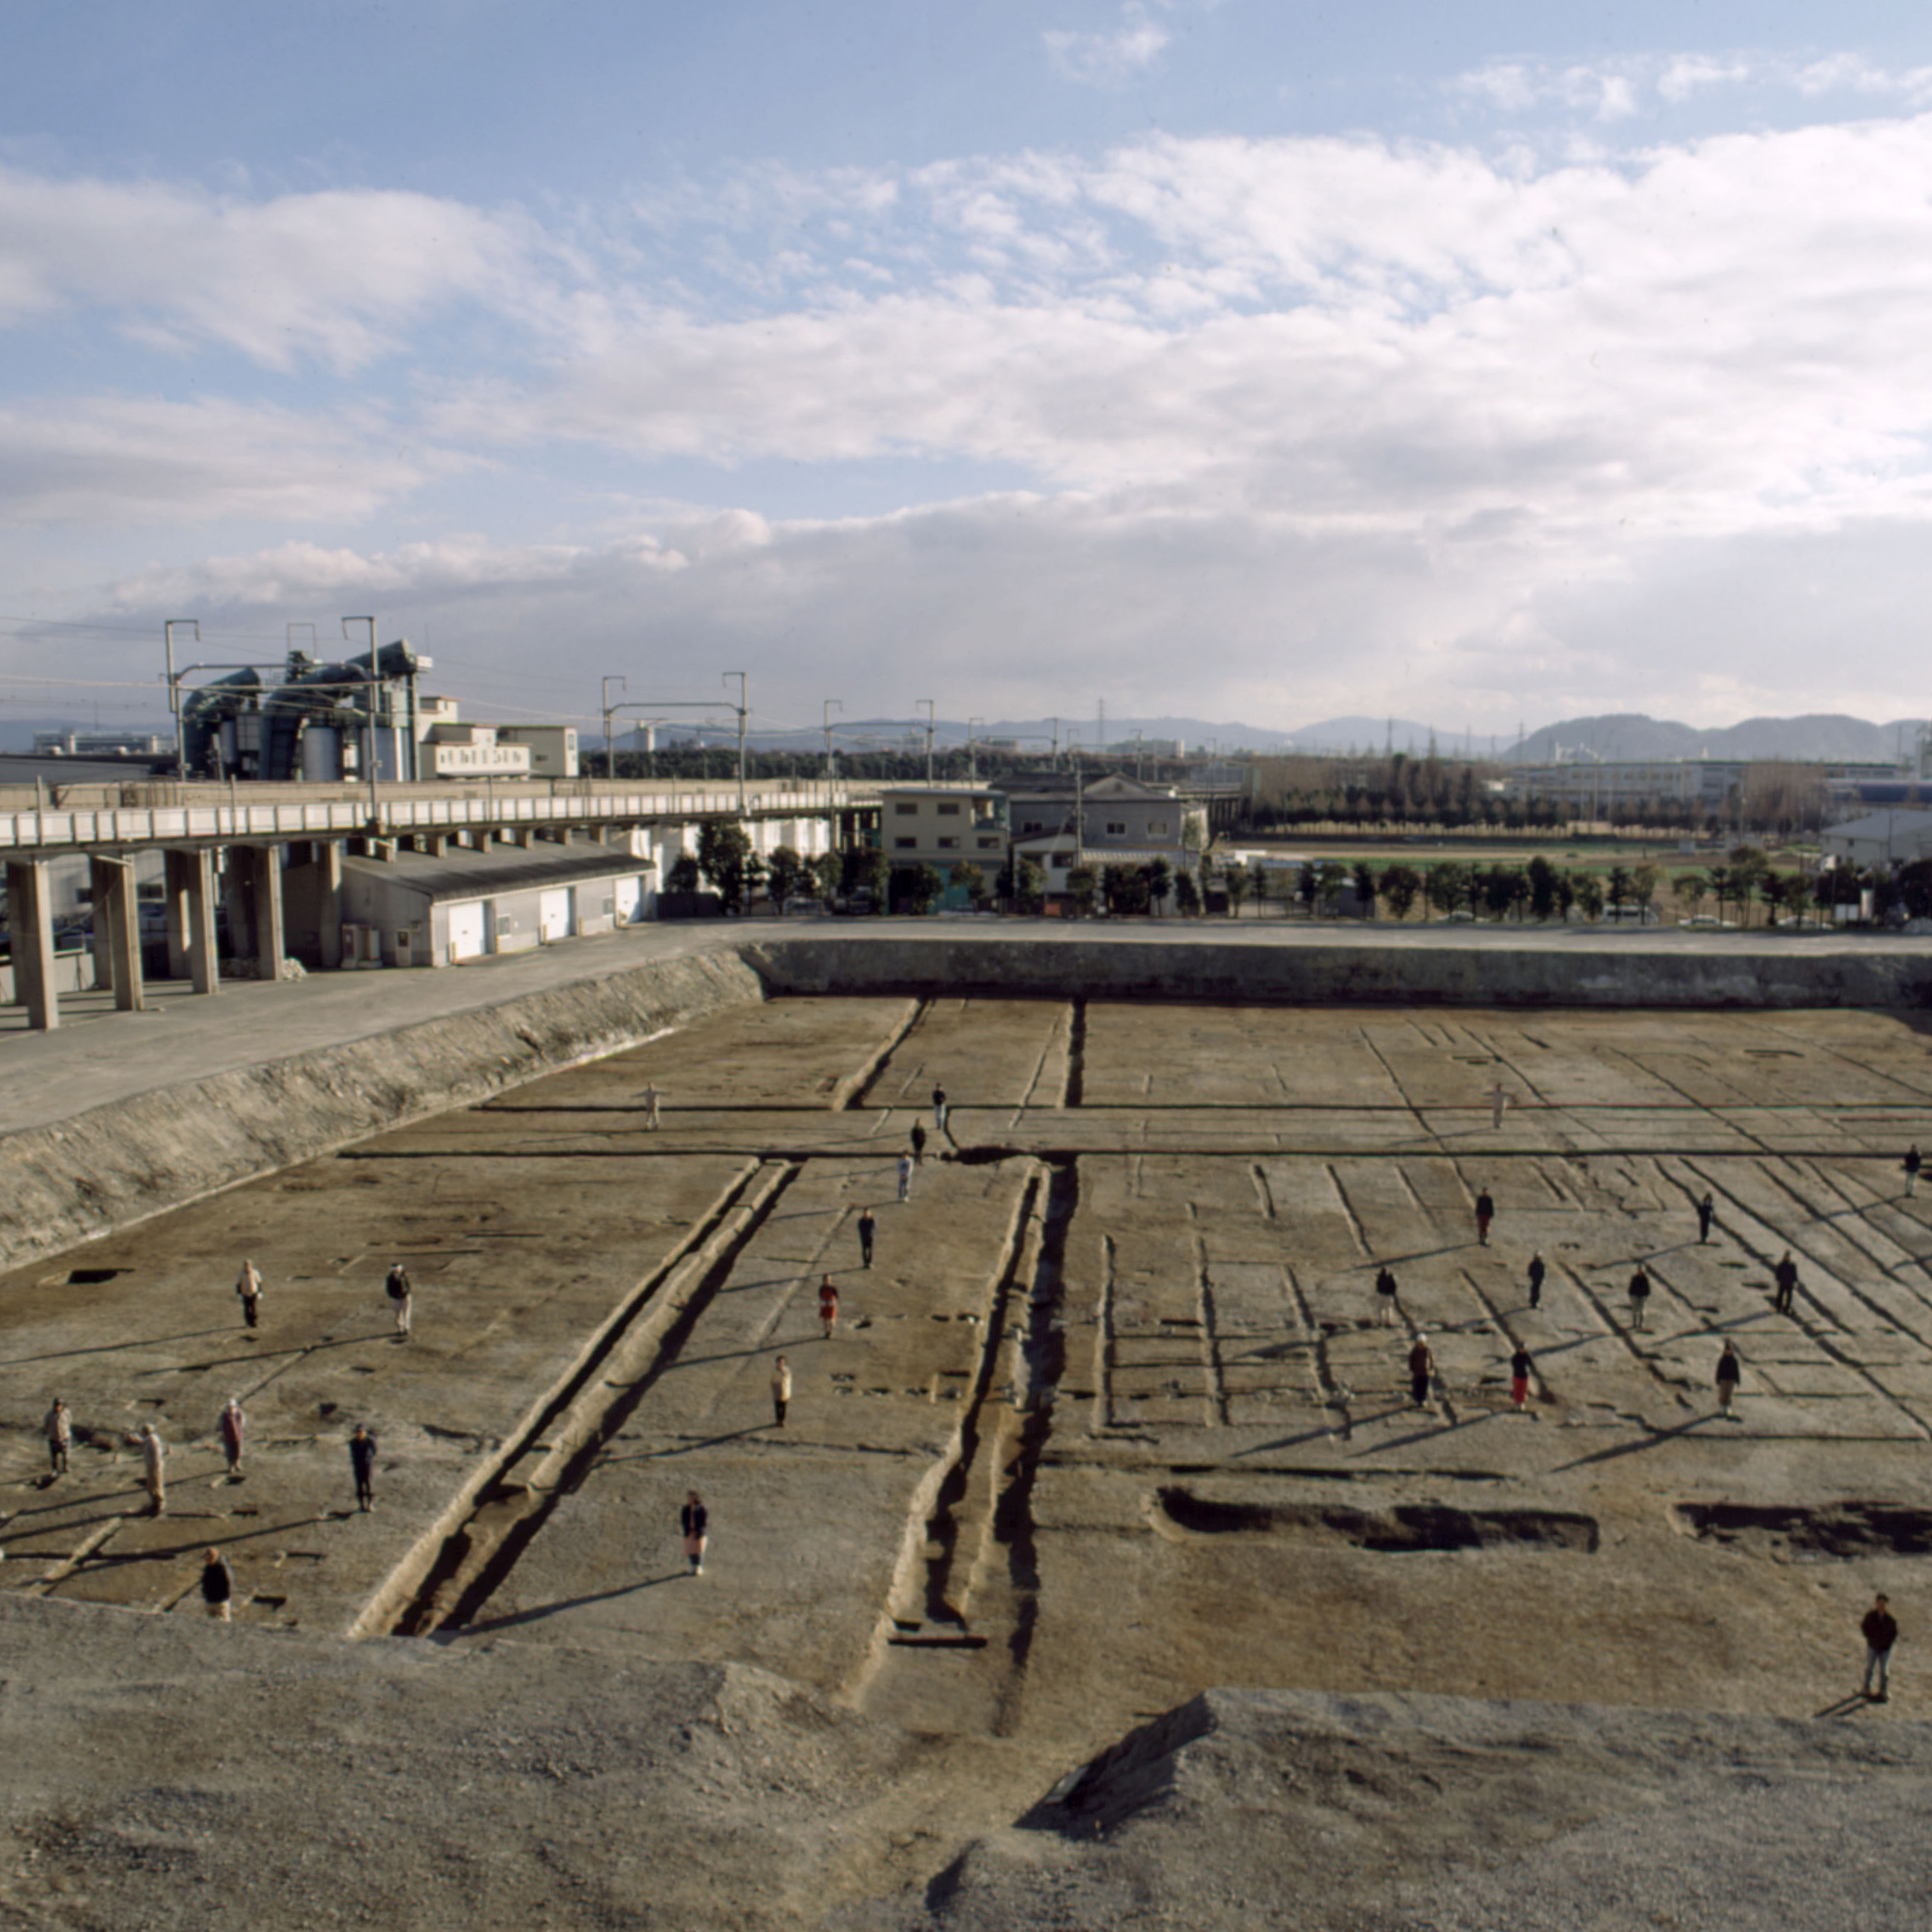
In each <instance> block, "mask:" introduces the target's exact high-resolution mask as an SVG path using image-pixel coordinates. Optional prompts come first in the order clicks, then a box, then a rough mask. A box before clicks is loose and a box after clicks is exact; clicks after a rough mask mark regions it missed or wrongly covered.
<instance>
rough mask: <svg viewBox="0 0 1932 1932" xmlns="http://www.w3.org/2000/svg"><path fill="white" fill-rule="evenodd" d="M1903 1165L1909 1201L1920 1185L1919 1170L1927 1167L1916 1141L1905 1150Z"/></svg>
mask: <svg viewBox="0 0 1932 1932" xmlns="http://www.w3.org/2000/svg"><path fill="white" fill-rule="evenodd" d="M1924 1165H1925V1163H1924V1161H1923V1160H1921V1159H1920V1158H1919V1154H1918V1142H1916V1141H1914V1142H1912V1145H1910V1146H1909V1148H1906V1150H1905V1160H1904V1161H1903V1166H1904V1169H1905V1198H1906V1199H1907V1200H1908V1201H1909V1200H1910V1199H1911V1198H1912V1190H1913V1189H1914V1188H1915V1187H1917V1186H1918V1170H1919V1169H1921V1167H1923V1166H1924Z"/></svg>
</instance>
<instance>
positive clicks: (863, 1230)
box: [859, 1208, 879, 1268]
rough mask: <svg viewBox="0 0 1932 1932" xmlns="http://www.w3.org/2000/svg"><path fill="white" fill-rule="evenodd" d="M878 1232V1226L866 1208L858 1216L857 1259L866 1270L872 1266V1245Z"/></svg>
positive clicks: (869, 1209) (869, 1210)
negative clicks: (862, 1263)
mask: <svg viewBox="0 0 1932 1932" xmlns="http://www.w3.org/2000/svg"><path fill="white" fill-rule="evenodd" d="M878 1232H879V1224H878V1223H877V1222H876V1221H875V1220H873V1219H872V1211H871V1208H866V1209H865V1211H864V1212H863V1213H862V1214H860V1215H859V1260H860V1261H862V1262H864V1264H865V1266H866V1267H868V1268H870V1267H871V1265H872V1243H873V1241H874V1238H876V1236H877V1234H878Z"/></svg>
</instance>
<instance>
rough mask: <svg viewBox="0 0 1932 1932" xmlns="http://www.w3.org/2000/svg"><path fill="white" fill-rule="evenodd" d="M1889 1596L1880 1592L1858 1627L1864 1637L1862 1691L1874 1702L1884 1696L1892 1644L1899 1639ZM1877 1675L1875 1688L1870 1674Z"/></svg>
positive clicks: (1882, 1700)
mask: <svg viewBox="0 0 1932 1932" xmlns="http://www.w3.org/2000/svg"><path fill="white" fill-rule="evenodd" d="M1888 1601H1889V1600H1888V1598H1885V1597H1883V1596H1880V1597H1879V1598H1878V1599H1877V1600H1876V1601H1875V1602H1874V1603H1873V1605H1872V1607H1871V1608H1870V1610H1867V1611H1866V1613H1865V1616H1864V1622H1863V1623H1861V1624H1860V1625H1859V1626H1858V1628H1859V1630H1860V1631H1862V1632H1863V1633H1864V1640H1865V1681H1864V1694H1865V1696H1866V1697H1868V1698H1870V1700H1871V1702H1872V1703H1874V1704H1882V1703H1884V1702H1885V1679H1886V1676H1887V1675H1888V1673H1889V1672H1890V1670H1891V1647H1892V1646H1893V1645H1894V1644H1895V1643H1897V1641H1898V1625H1897V1621H1896V1620H1895V1619H1894V1617H1893V1616H1892V1614H1891V1610H1889V1609H1888V1607H1887V1604H1888ZM1873 1672H1876V1673H1877V1675H1878V1689H1877V1691H1876V1693H1874V1692H1873V1689H1872V1675H1873Z"/></svg>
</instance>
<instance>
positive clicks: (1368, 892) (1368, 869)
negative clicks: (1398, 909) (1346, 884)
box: [1355, 859, 1400, 919]
mask: <svg viewBox="0 0 1932 1932" xmlns="http://www.w3.org/2000/svg"><path fill="white" fill-rule="evenodd" d="M1355 902H1356V903H1357V904H1358V905H1359V906H1360V907H1361V909H1362V916H1363V917H1364V919H1373V918H1374V917H1375V916H1376V868H1374V866H1373V865H1370V863H1369V862H1368V861H1367V859H1357V860H1356V861H1355ZM1397 916H1398V917H1399V916H1400V914H1398V915H1397Z"/></svg>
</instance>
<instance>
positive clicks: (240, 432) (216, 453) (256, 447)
mask: <svg viewBox="0 0 1932 1932" xmlns="http://www.w3.org/2000/svg"><path fill="white" fill-rule="evenodd" d="M459 463H460V459H459V458H455V457H453V456H450V455H421V456H417V457H414V458H412V457H409V456H405V455H398V453H397V452H396V450H395V446H394V439H393V437H390V436H387V435H386V434H384V425H383V422H382V419H380V416H377V413H375V412H374V411H372V410H363V409H352V410H347V411H346V412H341V413H336V414H334V415H332V416H327V417H317V416H305V415H303V414H301V413H298V412H296V411H293V410H281V409H276V408H273V407H266V406H263V405H260V404H244V403H239V402H229V401H223V400H220V399H219V398H209V399H208V400H205V401H199V402H192V403H180V402H172V401H166V400H163V399H160V398H142V397H119V396H94V397H82V398H72V397H68V398H62V399H60V400H59V401H49V402H43V403H35V404H16V405H13V406H11V407H7V406H5V405H0V516H4V517H5V520H7V521H8V522H10V523H15V524H43V525H46V524H59V523H74V524H80V525H85V526H93V527H95V528H100V527H103V526H112V525H122V524H128V523H136V524H142V523H145V524H155V523H206V522H211V521H214V520H217V519H221V518H230V517H250V518H256V519H262V520H269V521H272V522H278V523H283V522H295V523H301V522H311V521H326V522H341V521H345V520H346V521H350V522H353V521H356V520H359V519H360V518H362V517H366V516H368V515H370V514H372V513H373V512H374V511H376V510H377V509H379V508H381V507H382V506H383V505H385V504H387V503H390V502H395V500H396V499H398V498H400V497H404V496H408V495H409V494H410V493H411V492H412V491H413V490H417V489H419V488H420V487H422V484H424V483H425V481H428V479H429V478H431V476H433V475H438V474H440V473H444V472H447V471H448V470H449V469H451V468H453V467H455V466H458V464H459Z"/></svg>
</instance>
